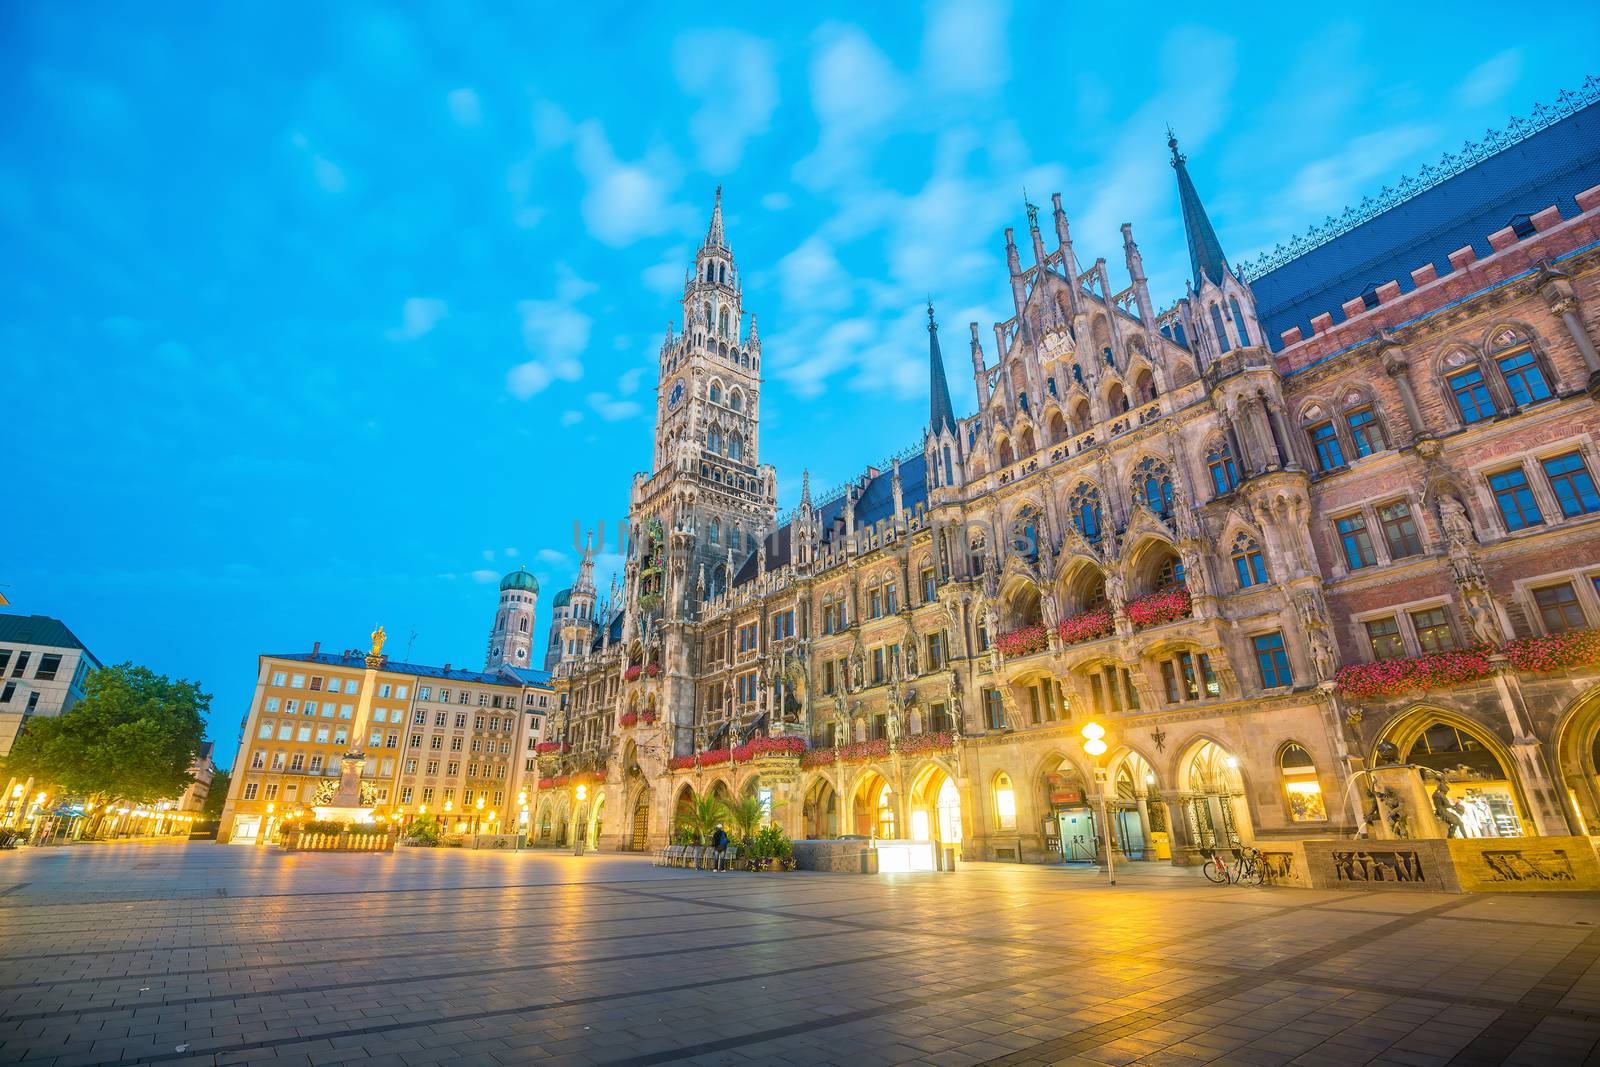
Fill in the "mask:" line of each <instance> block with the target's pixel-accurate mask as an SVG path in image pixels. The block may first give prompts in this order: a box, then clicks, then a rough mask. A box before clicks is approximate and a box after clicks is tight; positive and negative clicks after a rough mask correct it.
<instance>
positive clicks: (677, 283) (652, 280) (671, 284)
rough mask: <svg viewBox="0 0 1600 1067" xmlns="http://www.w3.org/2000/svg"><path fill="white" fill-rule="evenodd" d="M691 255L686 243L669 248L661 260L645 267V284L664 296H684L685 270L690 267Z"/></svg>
mask: <svg viewBox="0 0 1600 1067" xmlns="http://www.w3.org/2000/svg"><path fill="white" fill-rule="evenodd" d="M690 256H691V252H690V250H689V248H688V246H686V245H677V246H675V247H673V248H670V249H668V250H667V253H666V256H665V258H663V259H662V260H661V262H659V263H657V264H656V265H655V266H653V267H646V268H645V269H644V275H643V277H644V284H645V286H646V287H647V288H648V289H650V290H651V291H652V292H655V293H659V294H661V295H662V296H682V295H683V278H684V272H685V271H686V270H687V269H688V268H687V264H688V263H689V261H690Z"/></svg>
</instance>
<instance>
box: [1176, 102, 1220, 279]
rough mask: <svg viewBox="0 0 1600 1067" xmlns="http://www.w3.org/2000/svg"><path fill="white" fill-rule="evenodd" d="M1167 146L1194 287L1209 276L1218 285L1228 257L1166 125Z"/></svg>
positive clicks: (1186, 157) (1182, 155) (1182, 156)
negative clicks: (1175, 177)
mask: <svg viewBox="0 0 1600 1067" xmlns="http://www.w3.org/2000/svg"><path fill="white" fill-rule="evenodd" d="M1167 147H1168V148H1170V149H1171V150H1172V169H1173V170H1175V171H1177V172H1178V202H1179V204H1180V205H1181V206H1182V208H1183V228H1184V231H1185V232H1186V233H1187V234H1188V235H1189V264H1190V266H1192V267H1193V268H1194V284H1195V288H1196V289H1198V288H1200V286H1201V284H1202V281H1201V280H1202V279H1203V278H1209V279H1211V283H1212V284H1213V285H1221V284H1222V277H1223V275H1224V274H1226V273H1227V272H1228V261H1227V258H1226V257H1225V256H1223V254H1222V243H1221V242H1220V241H1218V240H1217V231H1216V230H1213V229H1212V228H1211V220H1210V219H1209V218H1207V217H1206V209H1205V207H1204V205H1202V204H1201V203H1200V194H1199V193H1197V192H1195V188H1194V182H1193V181H1191V180H1190V178H1189V168H1188V167H1187V166H1185V163H1186V161H1187V160H1188V158H1189V157H1188V156H1185V155H1184V154H1183V153H1182V152H1179V151H1178V137H1177V135H1176V134H1174V133H1173V132H1172V127H1170V126H1168V127H1167Z"/></svg>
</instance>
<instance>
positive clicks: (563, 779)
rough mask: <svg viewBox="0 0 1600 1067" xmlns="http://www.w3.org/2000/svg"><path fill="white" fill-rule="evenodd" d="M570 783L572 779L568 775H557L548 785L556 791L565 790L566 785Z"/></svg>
mask: <svg viewBox="0 0 1600 1067" xmlns="http://www.w3.org/2000/svg"><path fill="white" fill-rule="evenodd" d="M570 781H572V777H571V776H570V775H566V774H558V775H556V776H555V777H554V778H552V779H550V784H551V785H552V786H554V787H555V788H557V789H565V788H566V787H567V783H568V782H570Z"/></svg>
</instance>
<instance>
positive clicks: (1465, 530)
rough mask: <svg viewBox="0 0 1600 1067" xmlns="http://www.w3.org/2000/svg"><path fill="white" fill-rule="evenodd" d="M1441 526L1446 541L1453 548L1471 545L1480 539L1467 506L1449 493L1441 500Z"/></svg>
mask: <svg viewBox="0 0 1600 1067" xmlns="http://www.w3.org/2000/svg"><path fill="white" fill-rule="evenodd" d="M1439 525H1440V526H1441V527H1442V528H1443V529H1444V537H1445V541H1447V542H1448V543H1449V544H1451V545H1452V546H1453V545H1457V544H1461V545H1470V544H1472V543H1473V542H1474V541H1476V540H1477V539H1478V537H1477V532H1476V531H1474V530H1473V528H1472V517H1471V516H1470V515H1468V514H1467V506H1466V505H1465V504H1463V503H1462V502H1461V501H1460V500H1459V499H1457V498H1456V497H1453V496H1451V495H1449V494H1448V493H1446V494H1445V495H1443V496H1441V497H1440V498H1439Z"/></svg>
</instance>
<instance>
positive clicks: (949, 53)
mask: <svg viewBox="0 0 1600 1067" xmlns="http://www.w3.org/2000/svg"><path fill="white" fill-rule="evenodd" d="M1010 9H1011V5H1010V4H1009V3H1002V2H998V0H978V2H974V0H947V2H945V3H941V4H939V5H938V7H937V8H935V9H934V11H933V13H932V14H931V15H930V16H929V18H928V26H927V30H926V31H925V32H924V34H923V38H922V68H923V75H922V77H923V82H924V84H925V85H926V86H927V88H928V89H929V90H930V91H932V92H936V93H938V92H946V93H949V92H988V91H990V90H992V89H997V88H999V87H1000V86H1001V85H1003V84H1005V81H1006V79H1007V78H1008V77H1009V76H1010V73H1011V70H1010V63H1009V60H1008V57H1007V55H1006V19H1007V17H1008V16H1009V15H1010V13H1011V10H1010Z"/></svg>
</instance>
